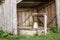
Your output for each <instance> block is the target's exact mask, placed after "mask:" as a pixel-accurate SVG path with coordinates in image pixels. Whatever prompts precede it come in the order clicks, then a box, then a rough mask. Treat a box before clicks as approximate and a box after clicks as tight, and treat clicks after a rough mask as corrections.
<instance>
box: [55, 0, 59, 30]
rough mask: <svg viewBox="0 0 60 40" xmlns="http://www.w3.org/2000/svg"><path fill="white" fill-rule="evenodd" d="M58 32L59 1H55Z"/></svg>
mask: <svg viewBox="0 0 60 40" xmlns="http://www.w3.org/2000/svg"><path fill="white" fill-rule="evenodd" d="M55 3H56V15H57V25H58V30H60V0H55Z"/></svg>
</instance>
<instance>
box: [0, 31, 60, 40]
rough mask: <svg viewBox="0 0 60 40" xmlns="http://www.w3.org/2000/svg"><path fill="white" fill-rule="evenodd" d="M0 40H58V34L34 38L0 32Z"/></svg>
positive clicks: (59, 34) (59, 38)
mask: <svg viewBox="0 0 60 40" xmlns="http://www.w3.org/2000/svg"><path fill="white" fill-rule="evenodd" d="M0 40H60V32H59V33H50V34H48V35H46V36H44V35H41V36H38V35H37V34H36V35H34V36H23V35H17V36H13V35H12V34H11V33H8V32H4V31H3V30H0Z"/></svg>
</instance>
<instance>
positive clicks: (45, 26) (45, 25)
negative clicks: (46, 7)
mask: <svg viewBox="0 0 60 40" xmlns="http://www.w3.org/2000/svg"><path fill="white" fill-rule="evenodd" d="M44 32H45V35H46V34H47V15H46V14H44Z"/></svg>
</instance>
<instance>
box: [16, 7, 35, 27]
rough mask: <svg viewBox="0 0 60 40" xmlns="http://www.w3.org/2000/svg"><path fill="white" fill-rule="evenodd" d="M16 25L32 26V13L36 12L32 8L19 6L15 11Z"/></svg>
mask: <svg viewBox="0 0 60 40" xmlns="http://www.w3.org/2000/svg"><path fill="white" fill-rule="evenodd" d="M17 12H18V13H17V19H18V20H17V22H18V27H19V28H21V27H25V28H26V27H32V26H33V17H32V13H34V12H36V10H35V9H34V8H19V9H18V11H17Z"/></svg>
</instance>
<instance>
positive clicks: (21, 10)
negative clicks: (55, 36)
mask: <svg viewBox="0 0 60 40" xmlns="http://www.w3.org/2000/svg"><path fill="white" fill-rule="evenodd" d="M59 2H60V0H5V2H4V3H3V4H1V5H0V10H1V12H0V15H1V16H0V25H1V27H2V28H3V30H4V31H7V32H11V33H13V34H21V33H22V31H24V30H25V31H27V30H29V31H30V32H31V30H34V31H32V33H33V32H35V33H36V31H35V29H34V23H35V22H37V24H38V29H39V28H40V27H41V28H40V29H44V28H43V27H44V26H45V27H47V28H46V29H44V30H45V31H47V29H48V28H50V26H51V25H57V26H58V29H60V21H59V20H60V15H59V14H60V11H59V10H60V7H59V6H60V4H59ZM44 15H45V16H44ZM43 16H44V17H43ZM46 16H47V17H46ZM44 20H45V21H44ZM40 29H39V31H41V30H40ZM23 33H24V32H23Z"/></svg>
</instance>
